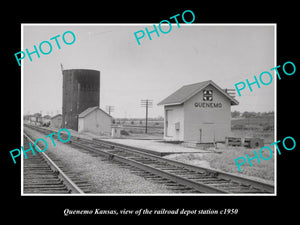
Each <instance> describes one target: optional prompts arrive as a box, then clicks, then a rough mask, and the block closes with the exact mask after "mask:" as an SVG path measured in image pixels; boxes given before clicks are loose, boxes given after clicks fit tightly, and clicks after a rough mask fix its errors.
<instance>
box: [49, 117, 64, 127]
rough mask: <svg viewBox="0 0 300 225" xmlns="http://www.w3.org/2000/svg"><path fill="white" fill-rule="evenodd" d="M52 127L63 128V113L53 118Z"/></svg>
mask: <svg viewBox="0 0 300 225" xmlns="http://www.w3.org/2000/svg"><path fill="white" fill-rule="evenodd" d="M50 127H54V128H61V127H62V115H61V114H57V115H55V116H53V117H52V118H51V123H50Z"/></svg>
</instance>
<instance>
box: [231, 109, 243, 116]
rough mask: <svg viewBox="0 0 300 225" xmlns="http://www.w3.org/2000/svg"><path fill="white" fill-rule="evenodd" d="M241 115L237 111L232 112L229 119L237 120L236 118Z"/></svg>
mask: <svg viewBox="0 0 300 225" xmlns="http://www.w3.org/2000/svg"><path fill="white" fill-rule="evenodd" d="M240 115H241V113H240V112H239V111H236V110H235V111H233V112H231V117H232V118H237V117H240Z"/></svg>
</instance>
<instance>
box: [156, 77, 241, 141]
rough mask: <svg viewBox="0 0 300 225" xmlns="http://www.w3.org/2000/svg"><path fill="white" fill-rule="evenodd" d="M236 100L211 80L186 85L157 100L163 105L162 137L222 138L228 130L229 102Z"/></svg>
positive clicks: (232, 102)
mask: <svg viewBox="0 0 300 225" xmlns="http://www.w3.org/2000/svg"><path fill="white" fill-rule="evenodd" d="M237 104H238V101H237V100H235V99H234V98H233V97H232V96H230V95H229V94H228V93H227V92H226V91H225V90H223V89H222V88H220V87H219V86H218V85H217V84H215V83H214V82H213V81H211V80H208V81H204V82H199V83H195V84H190V85H185V86H183V87H181V88H180V89H178V90H177V91H175V92H174V93H173V94H171V95H170V96H168V97H167V98H165V99H164V100H162V101H161V102H160V103H158V105H163V106H164V114H165V117H164V139H165V140H168V141H185V142H196V143H214V142H219V141H220V142H223V141H225V137H226V136H228V135H229V134H230V131H231V106H232V105H237Z"/></svg>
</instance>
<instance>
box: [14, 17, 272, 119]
mask: <svg viewBox="0 0 300 225" xmlns="http://www.w3.org/2000/svg"><path fill="white" fill-rule="evenodd" d="M153 24H156V25H157V24H158V23H157V22H156V23H155V22H154V23H153ZM153 24H127V25H121V24H118V25H116V24H96V25H95V24H73V25H72V24H61V25H58V24H52V25H51V24H23V28H22V30H23V35H22V49H21V51H25V49H26V48H27V49H28V50H29V52H31V51H33V50H34V47H33V46H34V45H36V46H37V48H38V46H39V44H40V43H41V42H43V41H49V42H50V43H51V44H52V52H51V53H50V54H48V55H43V54H41V53H40V58H38V57H37V55H36V54H32V55H31V57H32V61H30V60H29V58H28V56H27V55H26V57H25V58H24V59H23V60H22V79H23V113H24V114H29V113H30V114H33V113H36V112H42V114H43V115H45V114H50V115H52V116H53V115H55V114H57V113H61V110H62V72H61V67H60V63H61V64H62V65H63V68H64V69H95V70H99V71H100V108H102V109H103V110H105V109H106V106H108V105H111V106H114V111H113V112H112V116H113V117H127V118H143V117H145V108H142V107H141V104H140V101H141V100H142V99H151V100H153V107H152V108H150V109H149V117H158V116H163V106H157V104H158V103H159V102H160V101H161V100H163V99H164V98H166V97H167V96H169V95H170V94H172V93H173V92H175V91H176V90H177V89H179V88H180V87H182V86H183V85H187V84H192V83H197V82H202V81H206V80H212V81H214V82H215V83H216V84H217V85H219V86H220V87H221V88H223V89H225V88H231V89H233V88H234V85H235V83H238V82H240V81H244V82H245V80H246V79H249V81H250V82H251V81H254V75H256V76H257V77H259V74H260V73H261V72H263V71H269V72H270V73H271V74H272V75H273V78H275V77H276V75H274V71H270V69H271V68H273V67H275V66H276V65H275V59H274V58H275V47H274V41H275V37H274V32H275V27H274V25H271V24H270V25H268V24H264V25H257V24H253V25H249V24H248V25H245V24H239V25H232V24H227V25H220V24H219V25H217V24H214V25H212V24H180V28H178V27H177V25H176V23H175V24H172V29H171V31H170V32H169V33H167V34H163V33H161V32H160V33H159V34H160V36H159V37H158V36H157V35H156V33H152V34H151V37H152V40H149V38H148V37H147V35H145V37H144V38H143V39H140V42H141V45H138V43H137V41H136V39H135V36H134V32H137V31H139V30H144V31H145V27H147V28H148V29H149V30H150V31H151V30H152V29H153ZM166 26H168V25H166ZM163 29H164V30H168V27H163ZM66 31H72V32H73V33H74V34H75V37H76V40H75V42H74V43H73V44H71V45H66V44H65V43H64V42H63V40H62V39H61V38H62V35H63V34H64V33H65V32H66ZM57 35H60V37H58V38H57V40H58V41H59V43H60V47H61V49H58V48H57V45H56V43H55V40H50V38H52V37H54V36H57ZM65 37H66V40H67V41H71V39H72V38H71V36H70V35H66V36H65ZM43 49H44V51H47V45H46V44H45V45H43ZM16 63H17V62H16ZM265 79H266V82H267V78H265ZM275 80H276V79H273V82H272V83H271V84H270V85H267V86H264V85H261V88H260V89H259V88H257V87H256V86H253V92H250V91H249V90H245V91H242V92H241V94H242V96H241V97H239V96H237V95H236V96H237V97H236V99H237V101H239V105H238V106H233V107H232V108H231V110H232V111H234V110H238V111H240V112H244V111H256V112H267V111H274V110H275V109H274V105H275V104H274V93H275V92H274V83H275Z"/></svg>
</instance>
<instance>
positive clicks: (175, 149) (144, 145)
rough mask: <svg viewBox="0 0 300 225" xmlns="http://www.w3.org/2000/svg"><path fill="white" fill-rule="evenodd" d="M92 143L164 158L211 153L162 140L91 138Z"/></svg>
mask: <svg viewBox="0 0 300 225" xmlns="http://www.w3.org/2000/svg"><path fill="white" fill-rule="evenodd" d="M93 140H94V141H96V142H97V140H103V141H107V142H110V143H116V144H118V145H122V146H123V147H126V146H129V147H133V148H136V149H137V150H139V151H144V152H146V153H150V154H153V155H158V156H165V155H170V154H180V153H209V152H211V151H207V150H202V149H196V148H190V147H185V146H182V145H181V144H175V143H174V144H173V143H169V142H165V141H164V140H139V139H115V138H114V139H111V138H105V139H100V138H93Z"/></svg>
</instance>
